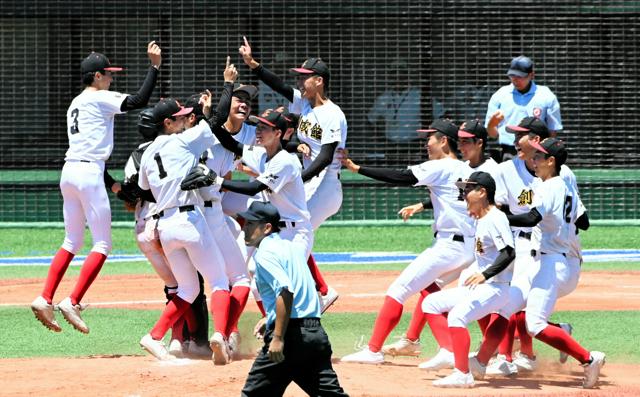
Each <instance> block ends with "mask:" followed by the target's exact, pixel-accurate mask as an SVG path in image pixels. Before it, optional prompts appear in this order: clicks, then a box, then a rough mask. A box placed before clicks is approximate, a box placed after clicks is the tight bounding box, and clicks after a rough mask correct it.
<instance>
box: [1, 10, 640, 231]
mask: <svg viewBox="0 0 640 397" xmlns="http://www.w3.org/2000/svg"><path fill="white" fill-rule="evenodd" d="M639 18H640V3H638V2H629V1H604V0H603V1H529V0H526V1H520V2H517V3H514V2H512V1H502V0H500V1H496V0H494V1H471V0H469V1H453V0H451V1H325V0H320V1H313V2H311V1H299V0H289V1H269V2H267V1H262V2H258V1H244V2H238V1H224V2H212V1H195V0H194V1H180V0H174V1H165V0H161V1H153V2H151V1H83V2H72V1H30V2H24V1H8V0H4V1H2V2H1V3H0V20H1V23H0V62H1V64H2V68H1V69H0V92H2V96H1V97H0V107H1V109H2V117H3V122H2V123H0V136H1V138H0V139H1V144H0V222H8V221H12V222H13V221H15V222H22V221H58V220H61V219H62V215H61V213H62V210H61V208H62V204H61V196H60V193H59V191H58V189H57V182H58V178H59V170H60V169H61V167H62V163H63V158H64V152H65V151H66V149H67V137H66V132H65V130H66V125H65V113H66V109H67V107H68V104H69V103H70V101H71V99H72V98H73V97H74V96H75V95H77V94H78V93H79V92H80V89H81V84H80V74H79V63H80V61H81V60H82V59H83V58H84V57H85V56H86V55H87V54H88V53H89V52H90V51H92V50H95V51H99V52H103V53H105V54H107V56H108V57H109V58H110V59H111V61H112V62H113V63H114V64H116V65H124V66H125V67H126V70H125V72H123V73H119V74H118V75H117V77H116V79H115V83H114V85H113V86H112V89H113V90H117V91H121V92H127V93H133V92H135V91H136V90H137V89H138V87H139V84H140V82H141V81H142V78H143V76H144V73H145V70H146V66H147V64H148V60H147V58H146V54H145V50H146V43H147V42H148V41H150V40H152V39H155V40H157V41H158V42H159V44H160V45H161V47H162V49H163V58H164V64H163V67H162V70H161V75H160V80H159V84H158V85H157V87H156V89H155V91H154V94H153V97H152V101H151V102H152V103H154V102H155V101H157V99H158V98H159V97H167V96H174V97H178V98H185V97H186V96H188V95H190V94H192V93H194V92H199V91H201V90H202V89H204V88H211V89H213V90H214V91H219V89H220V87H221V83H222V77H221V75H222V70H223V67H224V60H225V57H226V55H231V56H232V59H233V60H234V62H235V63H236V64H238V65H239V69H240V73H241V77H240V79H241V81H242V82H244V83H254V84H258V82H257V81H256V80H255V79H254V78H253V76H252V75H251V74H250V72H249V70H248V68H246V67H245V66H244V65H243V64H242V62H241V60H240V58H239V56H238V53H237V49H238V46H239V45H240V43H241V39H242V36H243V35H246V36H247V37H248V38H249V40H250V41H251V43H252V46H253V48H254V53H255V55H256V58H257V59H258V60H260V61H261V62H263V63H264V64H265V65H266V66H268V67H269V68H270V69H271V70H273V71H274V72H276V73H277V74H278V75H280V76H283V77H286V78H288V79H289V81H290V82H293V81H292V80H291V79H290V77H289V76H288V75H287V73H286V71H287V69H288V68H290V67H292V66H295V65H299V64H301V63H302V61H303V60H304V59H305V58H306V57H308V56H320V57H322V58H323V59H324V60H325V61H326V62H327V63H328V64H329V67H330V69H331V74H332V75H331V84H330V89H329V95H330V97H331V98H332V100H333V101H334V102H336V103H337V104H339V105H340V106H341V107H342V109H343V111H344V112H345V114H346V116H347V120H348V124H349V138H348V147H349V149H350V152H351V153H352V155H353V157H354V159H355V160H357V161H358V162H360V163H361V164H366V165H374V166H387V167H395V168H404V167H406V166H407V165H410V164H416V163H419V162H422V161H424V160H426V152H425V150H424V147H423V146H424V142H423V141H421V140H420V139H418V136H417V135H416V133H415V129H416V127H418V126H426V125H428V124H429V122H430V121H431V120H432V119H433V118H435V117H440V116H447V117H450V118H452V119H453V120H455V121H456V122H461V121H463V120H465V119H470V118H481V119H483V118H484V117H485V113H486V108H487V102H488V100H489V98H490V96H491V94H492V93H493V92H495V91H496V90H497V89H498V88H499V87H500V86H502V85H506V84H508V79H507V78H506V76H505V72H506V69H507V67H508V63H509V61H510V60H511V58H512V57H513V56H516V55H519V54H526V55H527V56H529V57H531V58H532V59H533V60H534V61H535V64H536V81H537V82H538V83H539V84H543V85H547V86H549V87H550V88H551V89H552V90H553V91H554V93H555V94H556V95H557V97H558V99H559V101H560V104H561V107H562V117H563V124H564V130H563V132H562V133H561V137H562V138H563V139H564V140H565V141H566V142H567V145H568V147H569V148H570V158H569V162H568V164H569V165H570V166H571V167H572V169H574V171H576V173H577V174H578V182H579V185H580V189H581V192H582V195H583V197H584V201H585V202H586V204H587V206H588V208H589V210H590V215H591V216H592V217H593V218H594V219H632V218H637V215H636V214H637V212H638V183H639V182H638V181H639V178H638V172H637V169H639V168H640V150H639V149H640V137H639V135H638V134H637V132H636V130H637V126H638V125H639V122H638V121H639V120H638V119H639V118H640V113H639V112H638V100H637V94H636V90H637V85H638V84H637V76H638V75H639V64H640V62H639V55H640V45H639V44H640V43H639V42H638V41H639V35H640V29H639V28H640V24H639ZM260 88H261V93H260V95H259V98H258V99H257V100H256V102H255V103H254V112H256V111H258V110H259V109H264V108H267V107H272V106H273V105H274V104H276V103H282V99H281V98H279V97H278V96H277V95H274V94H273V93H272V92H270V90H269V89H268V88H266V87H265V86H263V85H260ZM136 118H137V114H136V113H135V112H131V113H130V114H127V115H125V116H122V117H118V118H117V119H116V133H115V136H116V147H115V150H114V152H113V154H112V156H111V159H110V160H109V162H108V166H109V168H110V169H111V170H120V169H122V167H123V166H124V163H125V161H126V159H127V157H128V155H129V153H130V152H131V150H132V149H133V148H134V147H135V146H136V145H137V143H138V142H139V138H138V136H137V133H136V127H135V122H136ZM614 169H617V170H614ZM347 173H348V172H345V173H344V174H345V175H344V176H345V177H344V178H343V186H344V194H345V198H344V203H343V208H342V210H341V211H340V212H339V213H338V214H336V215H335V216H334V217H333V218H332V219H334V220H357V219H397V215H396V212H397V210H398V208H400V207H401V206H403V205H406V204H409V203H412V202H414V200H417V199H420V198H422V197H424V195H425V191H424V190H421V189H420V190H419V189H411V188H401V187H394V186H388V185H384V184H379V183H377V182H372V181H369V180H366V179H364V178H358V177H357V176H355V177H352V176H349V177H347V175H346V174H347ZM116 174H117V172H116ZM372 185H373V186H372ZM112 208H113V212H114V214H113V218H114V220H126V219H130V215H129V214H126V213H125V212H124V210H123V209H122V206H121V204H120V203H117V202H113V203H112Z"/></svg>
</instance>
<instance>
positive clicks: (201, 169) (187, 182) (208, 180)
mask: <svg viewBox="0 0 640 397" xmlns="http://www.w3.org/2000/svg"><path fill="white" fill-rule="evenodd" d="M217 177H218V175H217V174H216V173H215V171H212V170H210V169H209V168H208V167H207V166H206V165H204V164H198V165H196V166H195V167H193V168H192V169H191V171H189V173H188V174H187V176H185V177H184V179H183V180H182V183H181V184H180V189H182V190H193V189H198V188H201V187H205V186H211V185H213V184H214V183H215V182H216V178H217Z"/></svg>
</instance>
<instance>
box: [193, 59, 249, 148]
mask: <svg viewBox="0 0 640 397" xmlns="http://www.w3.org/2000/svg"><path fill="white" fill-rule="evenodd" d="M237 78H238V71H237V70H236V67H235V66H234V65H233V64H232V63H231V61H230V58H229V57H227V66H226V67H225V70H224V88H223V90H222V93H221V94H220V102H218V107H217V109H216V112H215V113H214V114H213V115H211V114H210V115H209V118H208V119H207V122H208V123H209V127H210V128H211V131H212V132H213V134H214V135H215V136H216V138H218V141H220V144H221V145H222V146H223V147H224V148H225V149H227V150H229V151H230V152H233V153H234V154H235V155H237V156H241V155H242V148H243V145H242V144H241V143H240V142H238V141H236V140H235V139H233V137H232V136H231V134H229V132H228V131H227V130H225V129H224V128H223V127H222V126H223V125H224V123H225V121H226V120H227V118H228V117H229V109H230V108H231V97H232V95H233V83H234V82H235V81H236V79H237ZM201 101H203V112H204V113H205V114H208V113H211V112H210V109H211V93H210V92H209V91H207V93H206V94H203V96H202V98H201Z"/></svg>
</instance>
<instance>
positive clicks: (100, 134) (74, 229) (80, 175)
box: [60, 89, 127, 255]
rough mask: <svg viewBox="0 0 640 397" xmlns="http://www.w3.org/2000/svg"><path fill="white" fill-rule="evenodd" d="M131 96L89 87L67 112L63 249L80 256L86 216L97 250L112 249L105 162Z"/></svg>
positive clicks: (63, 187) (63, 170)
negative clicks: (117, 120)
mask: <svg viewBox="0 0 640 397" xmlns="http://www.w3.org/2000/svg"><path fill="white" fill-rule="evenodd" d="M126 97H127V95H126V94H121V93H119V92H114V91H108V90H98V91H94V90H90V89H85V90H84V91H82V93H80V95H78V96H77V97H75V98H74V99H73V101H71V105H69V109H68V110H67V136H68V138H69V149H68V150H67V153H66V156H65V163H64V166H63V167H62V174H61V176H60V190H61V191H62V197H63V200H64V202H63V215H64V225H65V238H64V243H63V244H62V248H63V249H65V250H67V251H69V252H71V253H72V254H76V253H77V252H78V251H79V250H80V248H81V247H82V244H83V240H84V225H85V220H86V222H87V223H88V225H89V230H90V231H91V236H92V238H93V247H92V248H91V250H92V251H95V252H99V253H101V254H103V255H108V254H109V252H110V251H111V207H110V206H109V197H108V196H107V191H106V188H105V186H104V179H103V174H104V163H105V161H107V159H108V158H109V156H110V155H111V151H112V150H113V119H114V116H115V115H116V114H120V113H123V112H122V111H121V110H120V107H121V106H122V103H123V102H124V100H125V98H126Z"/></svg>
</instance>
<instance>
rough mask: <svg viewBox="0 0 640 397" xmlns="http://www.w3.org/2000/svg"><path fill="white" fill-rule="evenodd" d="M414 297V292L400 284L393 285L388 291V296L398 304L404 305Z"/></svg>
mask: <svg viewBox="0 0 640 397" xmlns="http://www.w3.org/2000/svg"><path fill="white" fill-rule="evenodd" d="M411 295H413V291H411V289H410V288H408V286H406V285H402V284H400V283H393V284H391V286H390V287H389V289H388V290H387V296H389V297H391V298H393V299H395V300H396V301H397V302H398V303H400V304H404V302H406V300H407V299H409V298H410V297H411Z"/></svg>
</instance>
